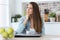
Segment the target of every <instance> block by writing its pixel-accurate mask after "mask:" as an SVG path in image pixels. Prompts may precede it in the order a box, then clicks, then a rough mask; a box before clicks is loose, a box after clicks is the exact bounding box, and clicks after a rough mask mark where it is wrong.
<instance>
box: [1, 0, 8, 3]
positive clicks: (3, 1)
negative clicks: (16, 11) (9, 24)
mask: <svg viewBox="0 0 60 40" xmlns="http://www.w3.org/2000/svg"><path fill="white" fill-rule="evenodd" d="M0 4H8V0H0Z"/></svg>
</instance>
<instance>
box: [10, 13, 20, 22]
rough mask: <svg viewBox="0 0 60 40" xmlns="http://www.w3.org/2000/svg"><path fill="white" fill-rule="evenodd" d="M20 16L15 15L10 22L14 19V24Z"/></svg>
mask: <svg viewBox="0 0 60 40" xmlns="http://www.w3.org/2000/svg"><path fill="white" fill-rule="evenodd" d="M20 17H21V15H20V14H16V15H15V16H13V17H11V22H12V19H14V22H18V20H17V19H18V18H20Z"/></svg>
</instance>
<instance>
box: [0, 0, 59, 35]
mask: <svg viewBox="0 0 60 40" xmlns="http://www.w3.org/2000/svg"><path fill="white" fill-rule="evenodd" d="M31 1H33V2H37V4H38V5H39V9H40V13H41V17H42V19H43V23H44V29H45V30H44V32H45V34H46V35H60V31H59V30H60V1H59V0H58V1H54V0H53V1H52V0H51V1H41V0H30V1H29V0H26V1H25V0H0V14H1V15H0V27H9V26H11V27H13V28H14V30H16V29H17V27H18V25H19V20H20V18H21V17H22V16H25V15H26V8H27V4H28V3H29V2H31Z"/></svg>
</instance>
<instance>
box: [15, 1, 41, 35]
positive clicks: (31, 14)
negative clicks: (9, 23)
mask: <svg viewBox="0 0 60 40" xmlns="http://www.w3.org/2000/svg"><path fill="white" fill-rule="evenodd" d="M16 32H17V34H21V33H23V34H25V33H28V34H36V33H41V32H42V19H41V16H40V11H39V7H38V5H37V3H35V2H30V3H29V4H28V6H27V10H26V16H24V17H21V19H20V24H19V27H18V28H17V30H16Z"/></svg>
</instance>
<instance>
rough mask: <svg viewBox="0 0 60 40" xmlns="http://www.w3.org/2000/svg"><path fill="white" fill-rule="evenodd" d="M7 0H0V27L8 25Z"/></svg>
mask: <svg viewBox="0 0 60 40" xmlns="http://www.w3.org/2000/svg"><path fill="white" fill-rule="evenodd" d="M8 1H9V0H0V27H5V26H8V25H9V2H8Z"/></svg>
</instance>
